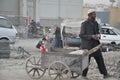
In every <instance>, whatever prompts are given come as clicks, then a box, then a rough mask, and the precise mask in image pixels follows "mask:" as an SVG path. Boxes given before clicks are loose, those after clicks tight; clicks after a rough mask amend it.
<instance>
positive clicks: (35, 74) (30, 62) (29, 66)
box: [26, 56, 46, 79]
mask: <svg viewBox="0 0 120 80" xmlns="http://www.w3.org/2000/svg"><path fill="white" fill-rule="evenodd" d="M40 59H41V58H40V57H35V56H31V57H30V58H28V59H27V61H26V72H27V74H28V75H29V76H30V77H31V78H33V79H40V78H41V77H43V75H44V74H45V71H46V69H42V68H41V60H40Z"/></svg>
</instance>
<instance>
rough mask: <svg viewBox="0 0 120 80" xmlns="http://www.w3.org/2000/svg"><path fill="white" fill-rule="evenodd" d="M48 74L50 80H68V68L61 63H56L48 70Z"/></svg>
mask: <svg viewBox="0 0 120 80" xmlns="http://www.w3.org/2000/svg"><path fill="white" fill-rule="evenodd" d="M48 74H49V77H50V78H51V80H70V78H71V71H70V68H69V67H68V66H67V65H66V64H64V63H63V62H60V61H56V62H54V63H52V64H51V65H50V66H49V68H48Z"/></svg>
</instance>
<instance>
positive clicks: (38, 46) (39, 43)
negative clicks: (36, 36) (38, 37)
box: [36, 41, 42, 49]
mask: <svg viewBox="0 0 120 80" xmlns="http://www.w3.org/2000/svg"><path fill="white" fill-rule="evenodd" d="M41 45H42V41H39V42H38V43H37V45H36V48H38V49H40V46H41Z"/></svg>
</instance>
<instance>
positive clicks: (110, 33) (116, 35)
mask: <svg viewBox="0 0 120 80" xmlns="http://www.w3.org/2000/svg"><path fill="white" fill-rule="evenodd" d="M100 34H101V40H100V41H101V43H105V44H120V30H118V29H116V28H114V27H109V26H102V27H101V29H100Z"/></svg>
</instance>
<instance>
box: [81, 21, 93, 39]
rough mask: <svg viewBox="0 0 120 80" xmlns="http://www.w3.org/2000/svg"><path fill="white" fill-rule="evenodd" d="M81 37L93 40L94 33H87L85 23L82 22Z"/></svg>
mask: <svg viewBox="0 0 120 80" xmlns="http://www.w3.org/2000/svg"><path fill="white" fill-rule="evenodd" d="M79 36H80V37H81V38H84V39H87V40H91V38H92V35H87V34H86V26H85V23H82V25H81V30H80V35H79Z"/></svg>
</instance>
